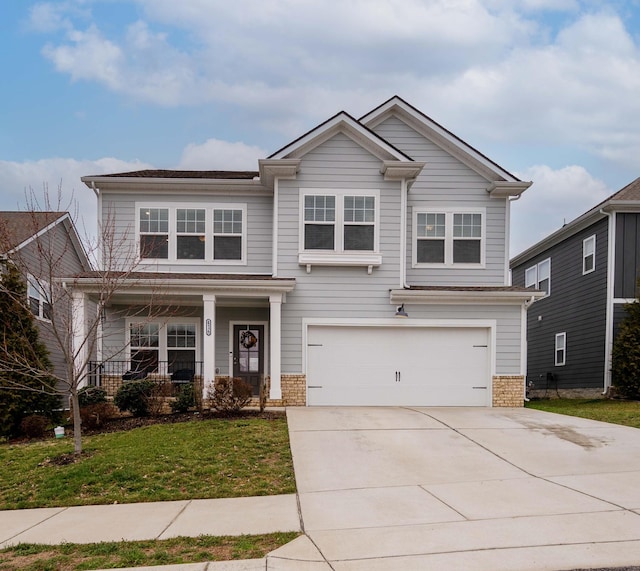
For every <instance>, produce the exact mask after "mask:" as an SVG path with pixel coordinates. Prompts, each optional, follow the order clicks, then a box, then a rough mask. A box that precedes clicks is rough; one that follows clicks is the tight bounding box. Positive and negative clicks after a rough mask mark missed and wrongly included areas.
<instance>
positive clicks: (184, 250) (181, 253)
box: [177, 236, 204, 260]
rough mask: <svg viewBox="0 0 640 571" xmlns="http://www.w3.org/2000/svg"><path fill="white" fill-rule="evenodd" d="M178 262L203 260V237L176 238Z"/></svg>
mask: <svg viewBox="0 0 640 571" xmlns="http://www.w3.org/2000/svg"><path fill="white" fill-rule="evenodd" d="M177 255H178V259H179V260H204V236H178V237H177Z"/></svg>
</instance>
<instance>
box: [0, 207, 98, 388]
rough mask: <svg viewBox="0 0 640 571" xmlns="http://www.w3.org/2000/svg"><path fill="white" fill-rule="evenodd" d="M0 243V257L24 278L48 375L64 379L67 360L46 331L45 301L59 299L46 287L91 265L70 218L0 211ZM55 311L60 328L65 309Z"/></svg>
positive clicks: (47, 307)
mask: <svg viewBox="0 0 640 571" xmlns="http://www.w3.org/2000/svg"><path fill="white" fill-rule="evenodd" d="M0 244H1V246H0V249H1V250H2V252H0V258H2V259H9V260H12V261H13V262H14V263H15V264H16V265H17V266H18V268H19V269H20V270H21V271H22V273H23V275H24V277H25V280H26V283H27V295H28V298H29V307H30V309H31V312H32V313H33V315H34V317H35V320H36V323H37V325H38V329H39V331H40V339H41V341H42V342H43V343H44V344H45V346H46V347H47V349H48V351H49V358H50V360H51V363H52V365H53V367H54V373H55V374H56V376H58V377H59V378H61V379H66V378H67V363H66V361H65V357H64V355H63V354H62V353H61V350H60V344H59V343H58V341H57V340H56V339H55V338H54V333H53V331H52V322H51V317H52V315H51V309H50V308H51V304H52V303H56V302H57V303H61V301H60V298H59V296H57V295H55V293H52V292H53V290H52V285H55V284H54V282H55V281H56V280H57V279H59V278H63V277H64V276H68V275H73V274H77V273H81V272H87V271H90V270H91V269H92V268H91V264H90V263H89V260H88V258H87V254H86V252H85V250H84V247H83V246H82V242H81V241H80V238H79V237H78V233H77V231H76V229H75V226H74V224H73V221H72V219H71V217H70V215H69V213H68V212H28V211H17V212H16V211H4V212H0ZM49 260H51V261H49ZM57 310H58V311H57V314H58V316H59V319H60V320H61V323H62V326H61V329H62V330H63V331H64V327H65V326H66V325H65V322H66V323H70V321H71V308H70V307H69V308H63V309H62V311H60V308H57ZM54 313H56V312H54Z"/></svg>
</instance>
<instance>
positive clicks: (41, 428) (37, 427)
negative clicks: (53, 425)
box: [20, 414, 49, 438]
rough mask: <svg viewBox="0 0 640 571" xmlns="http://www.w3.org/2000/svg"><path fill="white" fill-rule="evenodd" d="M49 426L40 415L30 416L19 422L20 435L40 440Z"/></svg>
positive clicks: (46, 420)
mask: <svg viewBox="0 0 640 571" xmlns="http://www.w3.org/2000/svg"><path fill="white" fill-rule="evenodd" d="M48 426H49V419H48V418H47V417H46V416H42V415H41V414H30V415H29V416H25V417H24V418H23V419H22V422H20V429H21V430H22V433H23V434H24V435H25V436H27V437H29V438H42V437H43V436H44V434H45V431H46V430H47V427H48Z"/></svg>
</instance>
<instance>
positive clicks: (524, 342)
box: [520, 295, 536, 402]
mask: <svg viewBox="0 0 640 571" xmlns="http://www.w3.org/2000/svg"><path fill="white" fill-rule="evenodd" d="M535 301H536V298H535V296H533V295H532V296H531V298H530V299H529V301H525V302H524V303H523V304H522V312H521V316H520V374H521V375H522V376H523V377H524V402H529V399H528V398H527V368H528V365H529V363H528V347H529V339H528V335H527V329H528V327H527V313H528V311H529V308H530V307H531V305H532V304H533V303H535Z"/></svg>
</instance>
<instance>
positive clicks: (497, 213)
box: [374, 117, 506, 285]
mask: <svg viewBox="0 0 640 571" xmlns="http://www.w3.org/2000/svg"><path fill="white" fill-rule="evenodd" d="M374 131H375V132H376V133H377V134H378V135H380V136H381V137H383V138H384V139H386V140H387V141H389V142H390V143H392V144H393V145H394V146H396V147H397V148H399V149H400V150H402V151H403V152H404V153H406V154H407V155H409V156H410V157H411V158H412V159H414V160H416V161H424V162H426V166H425V167H424V169H423V170H422V172H421V173H420V175H419V176H418V179H417V180H416V181H415V183H414V184H413V185H412V187H411V189H410V191H409V193H408V201H407V221H408V227H407V281H408V283H410V284H412V285H504V284H505V256H506V249H505V248H506V234H505V232H506V227H505V216H506V201H505V199H495V198H490V196H489V193H488V192H487V190H486V189H487V187H488V186H489V181H487V180H486V179H485V178H483V177H482V176H480V175H479V174H477V173H476V172H475V171H473V170H472V169H470V168H469V167H467V166H466V165H464V164H463V163H461V162H460V161H459V160H458V159H456V158H455V157H453V156H451V155H450V154H449V153H447V152H446V151H444V150H443V149H441V148H440V147H438V146H437V145H435V144H434V143H432V142H431V141H429V140H428V139H426V138H424V137H423V136H422V135H420V134H419V133H417V132H416V131H415V130H413V129H412V128H411V127H409V126H408V125H406V124H405V123H404V122H402V121H401V120H400V119H398V118H396V117H391V118H389V119H387V120H386V121H383V122H382V123H381V124H379V125H377V126H376V127H375V128H374ZM430 207H431V208H447V207H449V208H451V207H454V208H485V209H486V220H485V233H486V236H485V256H486V260H485V262H486V263H485V266H484V268H478V269H473V268H471V269H469V268H455V267H449V268H412V251H413V248H414V242H413V230H412V222H413V211H414V210H416V209H417V210H425V209H426V210H428V209H429V208H430Z"/></svg>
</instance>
